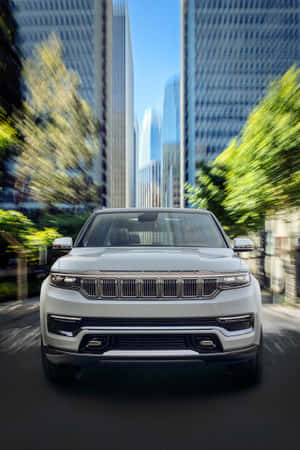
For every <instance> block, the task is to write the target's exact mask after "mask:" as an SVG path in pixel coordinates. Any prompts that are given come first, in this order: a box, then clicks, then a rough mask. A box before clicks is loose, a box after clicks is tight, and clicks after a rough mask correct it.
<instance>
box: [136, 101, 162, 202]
mask: <svg viewBox="0 0 300 450" xmlns="http://www.w3.org/2000/svg"><path fill="white" fill-rule="evenodd" d="M138 167H139V169H138V177H137V181H138V196H137V206H138V207H140V208H152V207H155V206H160V205H161V200H160V195H161V194H160V188H161V130H160V119H159V117H158V115H157V113H156V112H155V111H153V110H152V109H150V108H148V109H146V111H145V114H144V118H143V124H142V131H141V139H140V151H139V166H138Z"/></svg>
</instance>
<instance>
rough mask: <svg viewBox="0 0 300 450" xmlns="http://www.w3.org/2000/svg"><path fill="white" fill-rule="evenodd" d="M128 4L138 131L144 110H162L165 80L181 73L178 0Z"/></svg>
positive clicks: (137, 0)
mask: <svg viewBox="0 0 300 450" xmlns="http://www.w3.org/2000/svg"><path fill="white" fill-rule="evenodd" d="M128 7H129V15H130V28H131V40H132V48H133V64H134V104H135V116H136V118H137V119H138V122H139V127H140V132H141V125H142V119H143V115H144V111H145V109H146V108H147V107H151V108H154V109H156V110H157V112H158V113H160V114H161V113H162V105H163V94H164V87H165V83H166V81H167V80H168V78H170V77H171V76H172V75H174V74H175V73H179V72H180V0H128Z"/></svg>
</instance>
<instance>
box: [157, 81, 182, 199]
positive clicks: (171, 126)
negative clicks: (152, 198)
mask: <svg viewBox="0 0 300 450" xmlns="http://www.w3.org/2000/svg"><path fill="white" fill-rule="evenodd" d="M161 199H162V206H164V207H167V208H170V207H176V208H177V207H179V206H180V78H179V76H178V75H176V76H174V77H172V78H170V79H169V80H168V81H167V83H166V87H165V93H164V105H163V120H162V189H161Z"/></svg>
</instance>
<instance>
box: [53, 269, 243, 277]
mask: <svg viewBox="0 0 300 450" xmlns="http://www.w3.org/2000/svg"><path fill="white" fill-rule="evenodd" d="M246 273H249V272H213V271H205V270H199V271H197V270H195V271H184V270H182V271H180V272H179V271H169V272H168V271H161V272H160V271H157V272H155V271H154V270H149V271H143V270H141V271H134V272H128V271H124V272H122V271H116V272H113V271H109V272H101V271H100V270H98V271H95V270H90V271H87V272H76V273H74V272H73V271H72V272H56V271H53V272H51V274H52V275H62V276H70V275H72V276H75V277H76V276H77V277H80V276H82V277H84V278H89V277H91V278H95V276H98V277H99V278H126V277H128V278H162V279H164V278H179V277H180V278H196V277H200V278H201V277H206V278H216V277H223V276H226V277H228V276H238V275H243V274H246Z"/></svg>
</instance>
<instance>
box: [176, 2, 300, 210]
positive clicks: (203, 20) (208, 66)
mask: <svg viewBox="0 0 300 450" xmlns="http://www.w3.org/2000/svg"><path fill="white" fill-rule="evenodd" d="M181 19H182V20H181V42H182V48H181V60H182V64H181V67H182V73H181V182H182V186H181V194H182V198H181V204H182V205H183V203H184V200H183V183H184V182H189V183H192V184H193V183H194V180H195V163H196V161H197V160H199V159H209V160H210V159H215V158H216V157H217V156H218V154H220V153H221V152H222V151H223V150H224V149H225V148H226V147H227V145H228V144H229V142H230V140H231V139H232V138H233V137H234V136H236V135H238V134H239V133H240V131H241V129H242V127H243V125H244V123H245V121H246V119H247V117H248V115H249V113H250V112H251V110H252V109H253V108H254V106H255V105H256V104H257V102H258V101H259V100H260V99H261V98H262V96H263V95H264V92H265V89H266V87H267V86H268V84H269V83H270V81H272V80H273V79H274V78H276V77H277V76H280V75H283V74H284V73H285V72H286V71H287V70H288V69H289V68H290V67H291V66H292V65H293V64H294V63H299V60H300V45H299V37H300V26H299V24H300V1H299V0H182V2H181Z"/></svg>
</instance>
